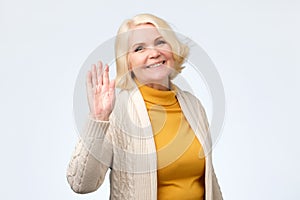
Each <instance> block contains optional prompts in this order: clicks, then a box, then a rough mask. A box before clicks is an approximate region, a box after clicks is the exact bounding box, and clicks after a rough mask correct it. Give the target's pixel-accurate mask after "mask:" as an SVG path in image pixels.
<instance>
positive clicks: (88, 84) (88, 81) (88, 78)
mask: <svg viewBox="0 0 300 200" xmlns="http://www.w3.org/2000/svg"><path fill="white" fill-rule="evenodd" d="M86 88H87V89H88V90H90V89H92V88H93V83H92V73H91V71H88V73H87V75H86Z"/></svg>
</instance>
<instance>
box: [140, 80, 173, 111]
mask: <svg viewBox="0 0 300 200" xmlns="http://www.w3.org/2000/svg"><path fill="white" fill-rule="evenodd" d="M135 82H136V83H137V86H138V88H139V90H140V92H141V94H142V96H143V99H144V101H145V102H148V103H151V104H155V105H161V106H171V105H174V104H176V103H177V98H176V92H175V90H166V91H165V90H157V89H154V88H151V87H149V86H147V85H142V84H140V83H139V82H138V81H137V80H135Z"/></svg>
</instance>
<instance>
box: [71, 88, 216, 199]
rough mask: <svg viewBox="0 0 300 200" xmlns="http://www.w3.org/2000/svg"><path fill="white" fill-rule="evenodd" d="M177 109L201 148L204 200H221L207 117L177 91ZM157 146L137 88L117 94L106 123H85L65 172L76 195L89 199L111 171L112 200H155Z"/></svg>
mask: <svg viewBox="0 0 300 200" xmlns="http://www.w3.org/2000/svg"><path fill="white" fill-rule="evenodd" d="M175 91H176V97H177V99H178V101H179V104H180V107H181V109H182V112H183V114H184V115H185V117H186V119H187V121H188V122H189V124H190V126H191V128H192V129H193V131H194V132H195V135H196V137H197V138H198V140H199V141H200V143H201V144H202V146H203V149H204V152H205V156H206V162H205V164H206V165H205V200H221V199H222V194H221V191H220V188H219V185H218V182H217V178H216V175H215V173H214V169H213V165H212V156H211V146H212V145H211V139H210V134H209V130H208V122H207V118H206V114H205V111H204V109H203V107H202V105H201V103H200V101H199V100H198V99H197V98H196V97H194V96H193V95H192V94H190V93H188V92H185V91H181V90H180V89H179V88H177V87H176V90H175ZM155 150H156V149H155V142H154V138H153V133H152V128H151V123H150V120H149V117H148V113H147V109H146V106H145V103H144V101H143V97H142V95H141V93H140V92H139V90H138V89H137V88H135V89H131V90H121V91H120V93H119V95H118V97H117V98H116V103H115V107H114V110H113V112H112V114H111V116H110V119H109V121H108V122H104V121H95V120H92V119H89V120H88V122H87V127H86V128H85V130H84V132H83V134H82V135H81V138H80V140H79V142H78V144H77V145H76V148H75V152H74V153H73V156H72V158H71V161H70V163H69V166H68V169H67V180H68V182H69V184H70V186H71V188H72V189H73V190H74V191H75V192H76V193H89V192H93V191H95V190H97V189H98V188H99V187H100V185H101V184H102V183H103V180H104V178H105V174H106V172H107V170H108V168H110V169H111V170H110V199H111V200H156V199H157V174H156V172H157V168H156V153H155Z"/></svg>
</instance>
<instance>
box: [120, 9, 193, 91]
mask: <svg viewBox="0 0 300 200" xmlns="http://www.w3.org/2000/svg"><path fill="white" fill-rule="evenodd" d="M142 24H152V25H153V26H155V27H156V28H157V30H158V32H159V33H160V34H161V35H162V37H163V38H164V39H165V40H166V41H167V42H168V44H169V45H170V46H171V49H172V53H173V58H174V68H175V73H171V75H170V80H171V79H173V78H175V77H176V75H177V74H178V73H180V72H181V70H182V69H183V68H184V67H183V66H182V64H183V63H184V62H185V59H186V58H187V56H188V54H189V47H188V46H187V45H186V44H183V43H182V42H181V41H179V39H178V38H177V36H176V34H175V32H174V31H173V29H172V28H171V27H170V26H169V24H168V23H167V22H166V21H165V20H163V19H161V18H159V17H157V16H154V15H152V14H139V15H136V16H134V17H133V18H132V19H127V20H125V21H124V22H123V23H122V24H121V26H120V28H119V30H118V33H117V37H116V41H115V57H116V67H117V76H116V87H118V88H121V89H130V88H132V87H133V86H134V81H133V79H132V75H131V72H130V71H129V69H128V51H129V44H128V40H129V35H130V31H131V29H133V28H134V27H136V26H138V25H142Z"/></svg>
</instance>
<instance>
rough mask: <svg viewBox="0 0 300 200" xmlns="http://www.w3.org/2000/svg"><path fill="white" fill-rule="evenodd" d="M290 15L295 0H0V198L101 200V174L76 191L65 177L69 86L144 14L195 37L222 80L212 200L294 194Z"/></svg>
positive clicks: (296, 60) (295, 51) (297, 31)
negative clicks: (91, 187)
mask: <svg viewBox="0 0 300 200" xmlns="http://www.w3.org/2000/svg"><path fill="white" fill-rule="evenodd" d="M299 10H300V3H299V1H296V0H294V1H293V0H272V1H271V0H270V1H267V0H261V1H253V0H252V1H250V0H247V1H243V3H241V2H240V1H233V0H228V1H221V0H216V1H214V2H209V1H193V0H185V1H175V0H164V1H154V0H153V1H146V0H144V1H126V2H125V1H120V2H118V1H115V0H111V1H99V0H98V1H85V2H83V1H82V2H80V3H79V1H71V0H59V1H58V0H51V1H50V0H48V1H38V0H27V1H21V0H1V1H0V53H1V57H0V91H1V98H0V101H1V103H0V120H1V140H0V156H1V166H0V167H1V170H0V177H1V181H0V191H1V193H0V198H1V199H14V200H19V199H32V200H37V199H44V200H47V199H49V200H50V199H51V200H52V199H78V200H83V199H108V196H109V188H108V187H109V183H108V179H106V181H105V183H104V185H103V186H102V187H101V188H100V189H99V190H98V191H96V192H95V193H92V194H87V195H79V194H75V193H73V192H72V190H71V189H70V188H69V186H68V184H67V181H66V178H65V174H66V168H67V165H68V162H69V159H70V156H71V153H72V151H73V149H74V146H75V143H76V141H77V135H76V132H75V129H74V122H73V114H72V101H73V99H72V98H73V89H74V85H75V80H76V77H77V74H78V72H79V70H80V67H81V65H82V63H83V62H84V60H85V59H86V58H87V57H88V55H89V53H91V52H92V51H93V50H94V49H95V48H96V47H97V46H98V45H99V44H101V43H102V42H104V41H106V40H107V39H109V38H111V37H112V36H113V35H114V34H115V33H116V31H117V28H118V27H119V25H120V23H121V22H122V21H123V20H124V19H126V18H130V17H132V16H134V15H136V14H138V13H143V12H147V13H153V14H156V15H158V16H160V17H162V18H164V19H165V20H167V21H168V22H169V23H171V24H172V25H173V26H175V28H176V29H177V30H176V31H178V32H180V33H183V34H185V35H186V36H189V37H190V38H191V39H192V40H194V41H196V42H197V43H198V44H199V45H200V46H201V47H202V48H203V49H204V50H205V51H206V52H207V54H208V55H209V56H210V58H211V59H212V60H213V62H214V63H215V65H216V68H217V69H218V71H219V73H220V76H221V78H222V80H223V84H224V88H225V93H226V110H227V113H226V120H225V125H224V128H223V132H222V137H221V138H220V140H219V142H218V144H217V146H216V148H215V149H214V164H215V170H216V173H217V176H218V179H219V183H220V185H221V189H222V192H223V194H224V198H225V199H228V200H240V199H243V200H252V199H262V200H264V199H272V200H281V199H299V198H300V191H299V185H300V173H299V169H300V161H299V158H297V157H299V155H300V148H299V142H298V141H299V140H300V136H299V133H300V132H299V127H298V124H299V122H298V121H299V115H298V113H299V111H300V109H299V107H300V106H299V104H298V103H299V102H300V95H299V91H300V80H299V78H300V70H299V67H300V55H299V51H300V48H299V46H300V39H299V38H300V37H299V35H300V20H299V19H300V12H299ZM107 178H108V177H107Z"/></svg>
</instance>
